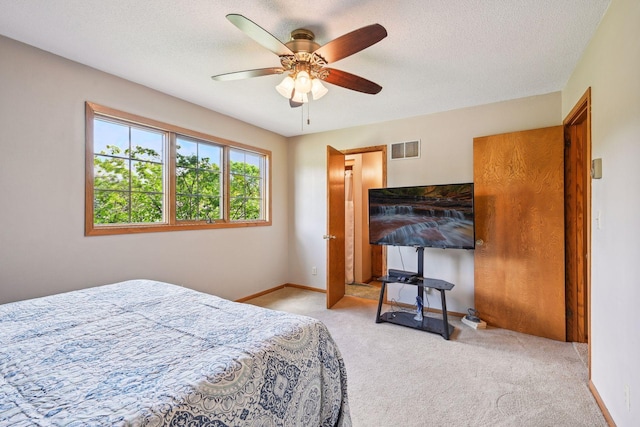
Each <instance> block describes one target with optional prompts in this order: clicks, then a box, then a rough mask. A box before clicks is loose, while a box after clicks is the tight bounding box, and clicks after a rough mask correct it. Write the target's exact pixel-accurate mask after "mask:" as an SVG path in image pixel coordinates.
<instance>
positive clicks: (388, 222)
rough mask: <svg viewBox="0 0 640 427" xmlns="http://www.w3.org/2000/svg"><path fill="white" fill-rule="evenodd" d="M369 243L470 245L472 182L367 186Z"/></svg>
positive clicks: (472, 245)
mask: <svg viewBox="0 0 640 427" xmlns="http://www.w3.org/2000/svg"><path fill="white" fill-rule="evenodd" d="M369 243H371V244H372V245H393V246H416V247H425V248H429V247H433V248H456V249H473V248H474V246H475V232H474V216H473V183H466V184H446V185H422V186H415V187H397V188H372V189H369Z"/></svg>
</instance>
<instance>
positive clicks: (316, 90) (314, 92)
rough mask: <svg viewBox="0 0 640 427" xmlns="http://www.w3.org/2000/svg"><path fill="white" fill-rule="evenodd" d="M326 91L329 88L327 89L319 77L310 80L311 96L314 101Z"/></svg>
mask: <svg viewBox="0 0 640 427" xmlns="http://www.w3.org/2000/svg"><path fill="white" fill-rule="evenodd" d="M327 92H329V89H327V88H326V87H325V86H324V85H323V84H322V82H321V81H320V79H312V80H311V96H312V97H313V99H314V101H315V100H318V99H320V98H322V97H323V96H325V95H326V94H327Z"/></svg>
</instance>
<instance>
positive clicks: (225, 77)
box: [211, 67, 284, 82]
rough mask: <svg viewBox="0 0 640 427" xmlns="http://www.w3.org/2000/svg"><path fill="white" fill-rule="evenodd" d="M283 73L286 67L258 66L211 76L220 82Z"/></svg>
mask: <svg viewBox="0 0 640 427" xmlns="http://www.w3.org/2000/svg"><path fill="white" fill-rule="evenodd" d="M282 73H284V68H279V67H278V68H257V69H255V70H244V71H234V72H233V73H225V74H218V75H217V76H211V78H212V79H213V80H217V81H219V82H226V81H229V80H241V79H248V78H251V77H260V76H269V75H271V74H282Z"/></svg>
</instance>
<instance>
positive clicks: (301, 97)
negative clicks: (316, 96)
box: [291, 90, 309, 104]
mask: <svg viewBox="0 0 640 427" xmlns="http://www.w3.org/2000/svg"><path fill="white" fill-rule="evenodd" d="M291 100H292V101H293V102H297V103H302V104H306V103H307V102H309V97H308V96H307V94H306V93H302V92H298V91H297V90H296V92H295V93H294V94H293V98H291Z"/></svg>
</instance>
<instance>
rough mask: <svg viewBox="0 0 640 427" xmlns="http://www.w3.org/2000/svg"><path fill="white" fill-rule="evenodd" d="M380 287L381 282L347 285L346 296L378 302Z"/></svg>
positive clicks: (345, 288)
mask: <svg viewBox="0 0 640 427" xmlns="http://www.w3.org/2000/svg"><path fill="white" fill-rule="evenodd" d="M380 287H381V284H380V282H372V283H347V284H346V285H345V287H344V294H345V295H351V296H354V297H360V298H367V299H372V300H375V301H378V299H379V298H380Z"/></svg>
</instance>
